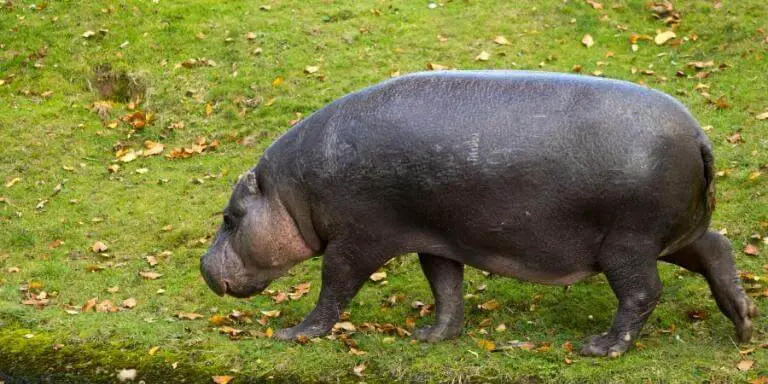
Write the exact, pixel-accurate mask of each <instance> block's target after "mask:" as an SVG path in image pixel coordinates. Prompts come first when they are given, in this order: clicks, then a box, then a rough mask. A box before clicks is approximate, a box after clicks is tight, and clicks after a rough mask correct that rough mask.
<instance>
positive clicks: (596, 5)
mask: <svg viewBox="0 0 768 384" xmlns="http://www.w3.org/2000/svg"><path fill="white" fill-rule="evenodd" d="M584 1H585V2H586V3H587V4H589V5H591V6H592V8H594V9H603V5H602V4H600V3H598V2H597V1H594V0H584Z"/></svg>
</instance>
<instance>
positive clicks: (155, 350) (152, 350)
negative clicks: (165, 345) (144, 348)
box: [149, 347, 160, 356]
mask: <svg viewBox="0 0 768 384" xmlns="http://www.w3.org/2000/svg"><path fill="white" fill-rule="evenodd" d="M159 350H160V347H152V348H150V349H149V355H150V356H154V355H155V354H156V353H157V351H159Z"/></svg>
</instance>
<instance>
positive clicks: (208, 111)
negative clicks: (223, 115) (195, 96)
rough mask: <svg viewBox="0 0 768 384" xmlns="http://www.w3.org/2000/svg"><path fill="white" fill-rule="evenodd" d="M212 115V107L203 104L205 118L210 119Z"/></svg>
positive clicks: (208, 104) (209, 104)
mask: <svg viewBox="0 0 768 384" xmlns="http://www.w3.org/2000/svg"><path fill="white" fill-rule="evenodd" d="M212 114H213V105H211V103H206V104H205V117H211V115H212Z"/></svg>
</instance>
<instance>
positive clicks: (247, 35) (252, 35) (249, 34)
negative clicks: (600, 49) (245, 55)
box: [245, 32, 256, 40]
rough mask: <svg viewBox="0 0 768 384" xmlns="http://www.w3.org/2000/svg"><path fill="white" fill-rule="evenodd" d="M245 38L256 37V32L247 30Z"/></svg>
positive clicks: (252, 38) (251, 38)
mask: <svg viewBox="0 0 768 384" xmlns="http://www.w3.org/2000/svg"><path fill="white" fill-rule="evenodd" d="M245 39H246V40H255V39H256V33H254V32H248V33H246V34H245Z"/></svg>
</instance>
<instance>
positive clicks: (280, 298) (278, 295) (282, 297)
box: [272, 291, 288, 304]
mask: <svg viewBox="0 0 768 384" xmlns="http://www.w3.org/2000/svg"><path fill="white" fill-rule="evenodd" d="M286 300H288V294H287V293H285V292H284V291H277V292H275V294H274V295H272V301H274V302H275V304H280V303H282V302H284V301H286Z"/></svg>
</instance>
